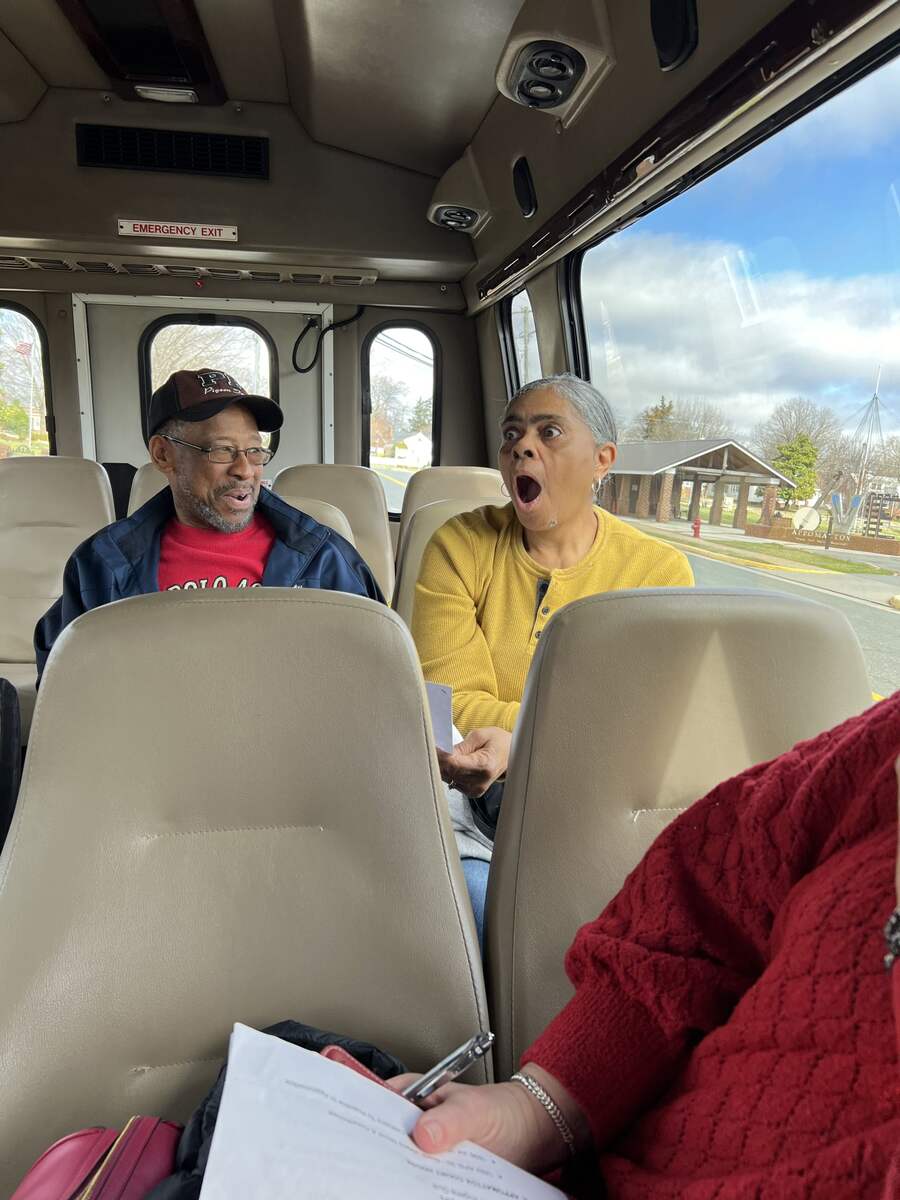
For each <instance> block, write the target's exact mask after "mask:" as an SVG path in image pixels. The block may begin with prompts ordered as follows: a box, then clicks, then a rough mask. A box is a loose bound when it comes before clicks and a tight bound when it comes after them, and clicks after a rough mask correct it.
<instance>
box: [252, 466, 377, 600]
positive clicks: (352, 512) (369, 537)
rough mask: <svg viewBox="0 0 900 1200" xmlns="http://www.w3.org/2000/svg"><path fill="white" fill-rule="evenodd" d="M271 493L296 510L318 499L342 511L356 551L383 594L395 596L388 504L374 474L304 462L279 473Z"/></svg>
mask: <svg viewBox="0 0 900 1200" xmlns="http://www.w3.org/2000/svg"><path fill="white" fill-rule="evenodd" d="M272 490H273V491H274V492H275V493H276V494H277V495H279V496H280V497H281V498H282V500H286V501H287V502H288V504H293V505H295V506H296V507H299V504H298V500H299V499H300V498H301V497H305V498H308V497H312V496H316V497H318V499H320V500H325V501H327V502H328V503H329V504H333V505H334V506H335V507H336V508H339V509H340V510H341V512H343V513H344V514H345V515H346V517H347V520H348V521H349V522H350V528H351V529H352V530H353V539H354V542H355V543H356V548H357V550H358V551H359V552H360V554H361V555H362V556H363V558H364V559H365V560H366V562H367V563H368V564H369V566H370V567H371V569H372V574H373V575H374V576H375V579H376V581H377V583H378V586H379V587H380V588H381V591H382V593H383V595H384V596H385V597H386V598H389V597H390V596H391V595H393V591H394V555H393V552H392V550H391V534H390V530H389V528H388V512H387V502H386V501H385V498H384V488H383V487H382V486H381V480H380V479H379V478H378V476H377V475H376V474H375V472H374V471H371V470H369V468H368V467H351V466H346V465H344V464H341V463H305V464H303V465H302V466H299V467H285V468H284V470H283V471H279V472H278V474H277V475H276V476H275V482H274V483H273V485H272ZM295 497H296V499H295Z"/></svg>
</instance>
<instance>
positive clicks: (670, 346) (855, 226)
mask: <svg viewBox="0 0 900 1200" xmlns="http://www.w3.org/2000/svg"><path fill="white" fill-rule="evenodd" d="M898 95H900V60H896V61H894V62H892V63H889V64H888V65H887V66H886V67H882V68H881V69H880V70H879V71H877V72H875V73H874V74H872V75H870V76H868V78H866V79H864V80H862V81H861V82H860V83H858V84H856V85H854V86H853V87H852V88H849V89H847V90H846V91H845V92H843V93H842V94H841V95H839V96H837V97H835V98H833V99H832V100H830V101H828V102H827V103H826V104H824V105H821V106H820V107H819V108H818V109H816V110H815V111H814V112H812V113H811V114H809V115H808V116H806V117H804V118H802V119H801V120H800V121H797V122H795V123H794V124H793V125H791V126H789V127H788V128H787V129H785V130H782V131H781V132H780V133H779V134H776V135H775V136H774V137H773V138H770V139H769V141H767V142H764V143H763V144H762V145H761V146H758V147H756V148H755V149H754V150H752V151H750V152H749V153H748V154H746V155H744V156H743V157H742V158H741V159H738V160H737V161H736V162H734V163H731V164H730V165H729V166H727V167H725V168H723V169H722V170H721V171H719V172H718V173H717V174H716V175H713V176H712V177H711V178H709V179H707V180H705V181H704V182H703V183H700V184H698V185H697V186H696V187H695V188H693V189H692V190H691V191H689V192H687V193H685V194H684V195H683V196H680V197H678V198H676V199H675V200H673V201H671V202H669V203H668V204H666V205H664V206H663V207H662V208H660V209H658V210H657V211H656V212H654V213H651V214H650V215H649V216H648V217H645V218H644V219H643V220H641V221H639V222H637V223H636V224H634V225H632V226H631V227H630V228H628V229H626V230H625V231H623V232H622V233H619V234H616V235H614V236H613V237H611V238H609V239H608V240H607V241H606V242H604V243H601V244H600V245H599V246H597V247H595V248H594V249H592V250H591V251H589V252H588V254H587V255H586V256H585V259H584V267H583V272H582V297H583V303H584V313H585V319H586V322H587V326H588V337H589V340H590V343H591V362H592V377H593V381H594V383H595V384H597V386H598V387H599V388H600V389H601V390H602V391H604V392H605V394H606V395H607V398H608V399H609V400H610V402H611V403H612V405H613V408H614V409H615V411H616V415H617V417H618V418H619V421H620V424H621V425H627V424H628V423H629V421H630V420H631V419H632V418H633V417H634V416H635V415H636V414H637V412H638V411H640V409H642V408H644V407H646V406H647V405H648V404H653V403H656V401H657V400H658V399H659V398H660V396H661V395H665V396H666V397H667V399H673V400H676V401H677V399H678V397H679V396H680V397H684V398H686V399H687V398H690V399H695V398H700V399H704V400H707V401H710V402H712V403H714V404H717V405H719V407H720V408H722V410H723V412H725V413H726V415H727V416H728V417H730V418H731V419H732V421H733V434H734V435H735V436H740V435H743V436H745V437H746V436H747V435H748V434H749V432H750V430H751V429H752V428H753V426H754V425H756V424H758V423H759V422H761V421H763V420H764V419H765V417H766V416H767V415H768V414H769V413H770V412H771V410H772V409H773V408H774V407H775V405H776V404H778V403H779V401H781V400H784V399H788V398H790V397H791V396H796V395H803V396H807V397H809V398H810V399H813V400H816V401H817V402H819V403H821V404H826V405H828V406H829V407H831V408H833V409H834V411H835V412H836V413H837V415H838V416H839V418H840V419H841V421H842V423H843V425H844V427H845V428H846V429H847V430H848V432H851V433H852V432H853V431H854V429H855V428H856V425H857V423H858V420H859V416H860V410H861V409H862V407H863V406H864V405H865V404H866V402H867V401H868V400H869V399H870V398H871V395H872V391H873V389H874V385H875V379H876V372H877V369H878V367H879V365H880V366H881V385H880V389H879V394H880V396H881V399H882V401H883V403H884V404H885V406H886V408H885V411H884V412H883V415H882V422H883V427H884V430H885V432H886V433H888V432H900V105H898V103H897V96H898Z"/></svg>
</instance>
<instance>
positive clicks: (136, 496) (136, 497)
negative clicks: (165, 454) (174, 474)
mask: <svg viewBox="0 0 900 1200" xmlns="http://www.w3.org/2000/svg"><path fill="white" fill-rule="evenodd" d="M164 487H168V482H167V480H166V477H165V475H163V473H162V471H159V470H157V468H156V467H154V465H153V463H144V464H143V465H142V466H140V467H138V469H137V471H136V473H135V476H134V479H132V481H131V491H130V493H129V495H128V515H129V517H130V516H131V514H132V513H133V512H137V510H138V509H139V508H141V507H142V506H143V505H145V504H146V503H147V501H148V500H152V499H153V497H154V496H155V495H156V494H157V492H161V491H162V490H163V488H164Z"/></svg>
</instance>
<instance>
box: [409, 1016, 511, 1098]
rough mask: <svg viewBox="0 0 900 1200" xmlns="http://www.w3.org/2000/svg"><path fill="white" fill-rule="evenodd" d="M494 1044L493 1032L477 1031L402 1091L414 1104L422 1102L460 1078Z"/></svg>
mask: <svg viewBox="0 0 900 1200" xmlns="http://www.w3.org/2000/svg"><path fill="white" fill-rule="evenodd" d="M493 1044H494V1035H493V1034H492V1033H484V1032H480V1033H476V1034H475V1036H474V1037H472V1038H469V1040H468V1041H467V1042H464V1043H463V1045H462V1046H459V1047H457V1049H456V1050H454V1051H453V1053H452V1054H448V1055H447V1057H446V1058H443V1059H441V1061H440V1062H439V1063H438V1064H437V1065H436V1066H434V1067H432V1068H431V1070H430V1071H428V1072H427V1073H426V1074H425V1075H422V1076H420V1078H419V1079H414V1080H413V1082H412V1083H410V1084H408V1085H407V1086H406V1087H405V1088H404V1089H403V1091H402V1092H401V1093H400V1095H401V1096H403V1097H404V1099H406V1100H411V1101H412V1102H413V1104H420V1103H421V1101H423V1100H427V1099H428V1097H429V1096H430V1095H431V1094H432V1092H436V1091H437V1090H438V1088H440V1087H443V1086H444V1084H445V1083H450V1082H452V1080H454V1079H456V1078H458V1077H459V1076H460V1075H462V1073H463V1072H464V1071H467V1070H468V1069H469V1067H471V1066H472V1064H473V1063H475V1062H477V1061H478V1060H479V1058H483V1057H484V1056H485V1054H487V1052H488V1050H490V1048H491V1046H492V1045H493Z"/></svg>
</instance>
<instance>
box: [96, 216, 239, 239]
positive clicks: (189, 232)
mask: <svg viewBox="0 0 900 1200" xmlns="http://www.w3.org/2000/svg"><path fill="white" fill-rule="evenodd" d="M117 223H118V226H119V237H155V238H184V239H187V240H189V241H192V242H236V241H237V240H238V231H237V225H210V224H209V223H208V222H204V221H131V220H129V221H126V220H124V219H120V220H119V221H118V222H117Z"/></svg>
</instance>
